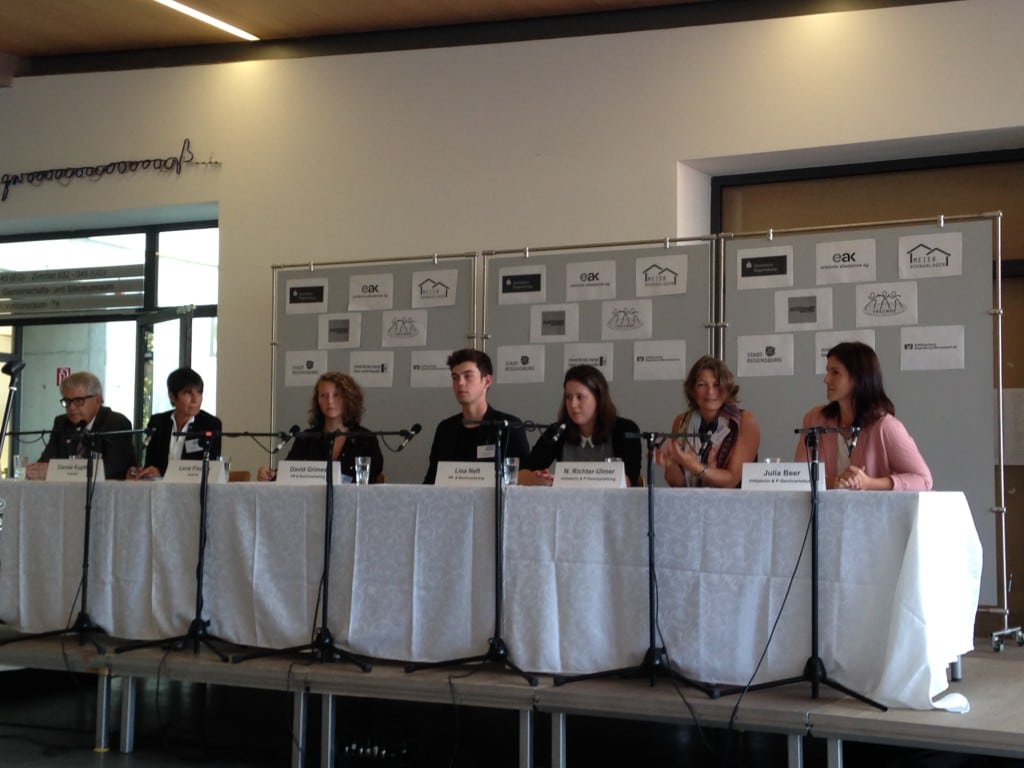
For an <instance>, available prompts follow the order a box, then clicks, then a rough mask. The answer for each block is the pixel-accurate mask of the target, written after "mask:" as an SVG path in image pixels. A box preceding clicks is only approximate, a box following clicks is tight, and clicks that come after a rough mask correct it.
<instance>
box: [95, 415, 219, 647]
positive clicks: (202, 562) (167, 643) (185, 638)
mask: <svg viewBox="0 0 1024 768" xmlns="http://www.w3.org/2000/svg"><path fill="white" fill-rule="evenodd" d="M175 434H176V435H180V436H184V437H185V439H188V438H196V439H198V440H199V444H200V446H201V447H202V449H203V458H202V469H201V472H200V476H199V556H198V558H197V560H196V609H195V613H194V615H193V618H192V623H191V624H189V626H188V631H186V632H185V634H183V635H177V636H176V637H169V638H165V639H163V640H146V641H143V642H137V643H128V644H127V645H122V646H120V647H118V648H115V649H114V653H125V652H126V651H135V650H138V649H139V648H153V647H156V646H163V647H166V648H169V649H181V648H185V647H187V646H188V645H190V644H191V646H192V653H196V654H197V653H199V649H200V647H201V646H206V647H207V648H208V649H209V650H211V651H212V652H213V653H214V654H216V655H217V657H218V658H219V659H220V660H221V661H227V660H228V657H227V655H225V654H224V653H223V652H222V651H220V649H218V648H217V647H216V646H215V645H214V643H225V644H227V645H233V643H229V642H228V641H227V640H223V639H221V638H219V637H217V636H215V635H212V634H210V631H209V630H210V619H204V618H203V574H204V571H205V566H206V530H207V519H208V514H209V506H208V501H209V491H210V483H209V480H210V438H212V437H213V435H214V433H211V432H182V433H175Z"/></svg>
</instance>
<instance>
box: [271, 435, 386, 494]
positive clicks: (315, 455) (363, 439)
mask: <svg viewBox="0 0 1024 768" xmlns="http://www.w3.org/2000/svg"><path fill="white" fill-rule="evenodd" d="M345 430H346V431H347V432H350V433H352V434H350V435H349V436H348V437H346V438H345V445H344V447H343V448H342V449H341V455H340V456H339V457H338V464H340V465H341V474H343V475H348V476H349V477H351V478H353V479H355V476H356V456H369V457H370V482H371V483H376V482H377V479H378V478H379V477H380V473H381V472H383V471H384V456H383V455H382V454H381V452H380V444H379V443H378V442H377V436H376V435H375V434H373V433H372V432H370V430H368V429H364V428H363V427H361V426H359V425H358V424H356V425H355V426H347V427H345ZM318 459H319V460H323V461H326V460H327V441H326V440H325V439H324V435H323V432H321V431H320V430H319V429H314V428H311V429H304V430H303V431H302V432H300V433H299V434H298V435H296V436H295V442H294V443H292V448H291V450H290V451H288V456H287V460H288V461H316V460H318Z"/></svg>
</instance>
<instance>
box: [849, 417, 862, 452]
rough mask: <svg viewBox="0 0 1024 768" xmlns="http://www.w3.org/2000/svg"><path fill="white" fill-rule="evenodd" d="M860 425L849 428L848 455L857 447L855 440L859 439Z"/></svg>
mask: <svg viewBox="0 0 1024 768" xmlns="http://www.w3.org/2000/svg"><path fill="white" fill-rule="evenodd" d="M860 430H861V426H860V424H854V425H853V426H852V427H850V454H851V455H853V451H854V449H856V447H857V438H858V437H860Z"/></svg>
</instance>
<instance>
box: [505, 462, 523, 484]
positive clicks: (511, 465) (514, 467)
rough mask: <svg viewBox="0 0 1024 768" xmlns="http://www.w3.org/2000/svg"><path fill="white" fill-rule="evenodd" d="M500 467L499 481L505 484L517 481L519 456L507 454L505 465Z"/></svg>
mask: <svg viewBox="0 0 1024 768" xmlns="http://www.w3.org/2000/svg"><path fill="white" fill-rule="evenodd" d="M502 469H503V472H502V476H501V481H502V482H503V483H504V484H505V485H515V484H516V483H518V482H519V457H517V456H509V457H508V458H507V459H505V466H504V467H502Z"/></svg>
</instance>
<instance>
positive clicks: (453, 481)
mask: <svg viewBox="0 0 1024 768" xmlns="http://www.w3.org/2000/svg"><path fill="white" fill-rule="evenodd" d="M434 485H441V486H446V487H449V488H450V487H452V486H456V487H459V488H466V487H467V486H468V487H473V488H493V487H494V462H493V461H439V462H437V477H436V478H434Z"/></svg>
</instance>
